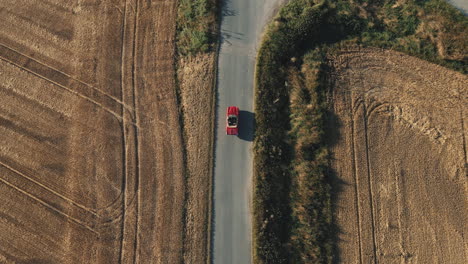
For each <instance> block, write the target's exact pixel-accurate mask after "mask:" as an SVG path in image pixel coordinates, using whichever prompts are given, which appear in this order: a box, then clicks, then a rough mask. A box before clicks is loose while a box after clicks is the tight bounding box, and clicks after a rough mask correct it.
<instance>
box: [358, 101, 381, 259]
mask: <svg viewBox="0 0 468 264" xmlns="http://www.w3.org/2000/svg"><path fill="white" fill-rule="evenodd" d="M362 106H363V110H364V111H363V121H364V138H365V150H366V162H367V166H366V167H367V180H368V187H369V188H368V194H369V205H370V216H371V219H370V221H371V226H372V231H371V233H372V246H373V253H374V258H373V259H374V263H375V264H377V263H378V262H377V244H376V242H375V217H374V215H375V212H374V193H373V188H372V177H371V168H370V156H369V136H368V133H369V130H368V128H367V126H368V117H367V109H366V102H363V104H362Z"/></svg>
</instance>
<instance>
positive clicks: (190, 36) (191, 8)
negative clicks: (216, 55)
mask: <svg viewBox="0 0 468 264" xmlns="http://www.w3.org/2000/svg"><path fill="white" fill-rule="evenodd" d="M218 3H219V1H218V0H179V9H178V18H177V50H178V53H179V55H181V56H187V55H197V54H199V53H206V52H208V51H211V50H213V47H214V46H215V44H216V41H217V33H216V29H217V22H218V21H217V18H216V16H217V12H218V11H217V10H218Z"/></svg>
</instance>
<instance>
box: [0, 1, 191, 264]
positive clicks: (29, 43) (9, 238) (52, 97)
mask: <svg viewBox="0 0 468 264" xmlns="http://www.w3.org/2000/svg"><path fill="white" fill-rule="evenodd" d="M176 4H177V3H176V1H169V0H168V1H138V0H127V1H124V0H115V1H54V0H41V1H39V0H37V1H26V0H21V1H12V0H5V1H1V3H0V20H1V24H2V27H0V196H1V198H0V200H1V201H2V202H1V203H0V262H1V263H135V262H136V263H148V262H151V263H180V261H181V259H182V257H183V246H182V241H183V239H184V238H183V236H184V225H185V221H184V212H183V210H184V200H185V197H184V195H185V180H184V173H185V169H184V157H183V147H182V146H183V142H182V132H181V128H180V124H179V120H180V118H179V110H178V104H177V97H176V91H175V79H174V76H175V74H174V35H175V17H176V12H177V7H176Z"/></svg>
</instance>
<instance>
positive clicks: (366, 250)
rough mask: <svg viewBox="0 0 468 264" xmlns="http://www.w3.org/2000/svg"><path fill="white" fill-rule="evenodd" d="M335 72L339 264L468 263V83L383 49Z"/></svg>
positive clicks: (336, 64)
mask: <svg viewBox="0 0 468 264" xmlns="http://www.w3.org/2000/svg"><path fill="white" fill-rule="evenodd" d="M330 66H331V67H332V69H333V70H332V71H331V76H330V78H331V81H332V88H331V98H330V99H331V102H333V103H332V104H333V106H332V111H333V113H334V114H333V115H331V116H332V117H333V118H331V120H330V121H331V123H330V124H331V125H332V127H333V128H335V129H338V132H337V133H338V134H336V135H335V138H334V139H333V140H332V142H330V144H332V145H333V147H332V149H331V151H332V155H333V158H332V160H333V162H332V167H333V170H334V171H335V172H336V175H337V178H336V179H335V183H334V186H335V187H339V189H341V191H340V192H338V193H337V194H335V197H336V199H337V200H336V201H337V205H336V221H337V224H338V225H339V227H340V233H339V242H338V248H339V259H340V261H341V262H353V263H390V262H392V263H393V262H402V263H407V262H411V263H412V262H417V263H434V262H440V263H460V264H461V263H466V261H467V259H466V256H465V255H464V254H463V253H461V254H456V253H454V252H464V250H465V245H466V240H465V238H464V235H463V234H464V232H465V229H466V223H465V222H466V221H465V215H466V212H467V208H466V195H467V193H466V190H467V189H466V187H467V185H466V173H467V171H466V164H467V157H466V125H465V117H466V111H467V107H466V106H467V104H466V103H467V92H468V91H467V89H466V88H467V87H466V83H467V81H468V78H467V77H466V76H465V75H463V74H461V73H458V72H454V71H451V70H448V69H446V68H443V67H440V66H437V65H434V64H430V63H428V62H425V61H422V60H420V59H416V58H414V57H410V56H407V55H403V54H401V53H396V52H391V51H384V50H379V49H363V50H359V49H357V48H350V49H348V50H343V51H341V52H339V53H338V54H337V55H336V56H334V57H332V58H331V61H330Z"/></svg>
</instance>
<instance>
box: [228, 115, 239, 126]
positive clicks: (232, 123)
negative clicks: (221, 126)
mask: <svg viewBox="0 0 468 264" xmlns="http://www.w3.org/2000/svg"><path fill="white" fill-rule="evenodd" d="M236 125H237V116H235V115H230V116H229V117H228V126H236Z"/></svg>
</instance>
